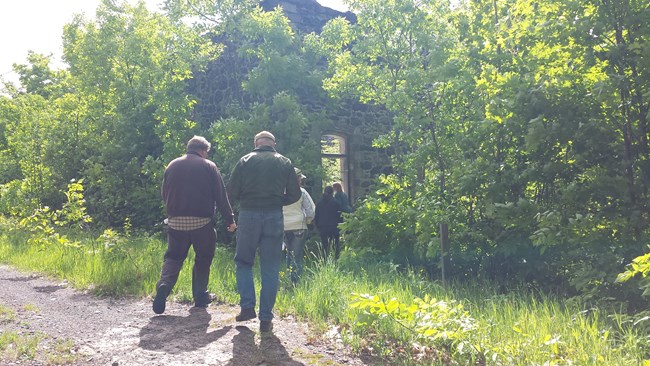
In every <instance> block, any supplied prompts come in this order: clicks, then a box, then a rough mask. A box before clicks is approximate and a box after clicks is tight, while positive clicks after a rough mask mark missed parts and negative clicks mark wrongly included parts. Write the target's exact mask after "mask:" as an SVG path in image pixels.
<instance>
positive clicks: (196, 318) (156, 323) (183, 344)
mask: <svg viewBox="0 0 650 366" xmlns="http://www.w3.org/2000/svg"><path fill="white" fill-rule="evenodd" d="M211 319H212V316H211V315H210V314H209V313H208V312H207V310H206V309H205V308H191V309H190V314H189V315H188V316H173V315H160V316H153V317H151V319H150V320H149V324H147V325H145V326H144V327H143V328H142V329H141V330H140V343H139V346H140V347H141V348H143V349H146V350H155V351H163V352H165V353H170V354H179V353H184V352H190V351H194V350H197V349H199V348H203V347H205V346H207V345H208V344H210V343H212V342H214V341H216V340H217V339H219V338H221V337H223V336H224V335H225V334H226V333H228V331H230V329H232V326H230V325H229V326H225V327H221V328H219V329H216V330H213V331H211V332H208V327H209V325H210V320H211Z"/></svg>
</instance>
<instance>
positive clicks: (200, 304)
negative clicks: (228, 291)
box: [194, 294, 217, 308]
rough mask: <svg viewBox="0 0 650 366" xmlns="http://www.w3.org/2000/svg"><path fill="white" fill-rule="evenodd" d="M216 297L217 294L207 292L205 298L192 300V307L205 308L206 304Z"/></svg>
mask: <svg viewBox="0 0 650 366" xmlns="http://www.w3.org/2000/svg"><path fill="white" fill-rule="evenodd" d="M216 299H217V295H215V294H207V295H206V298H204V299H202V300H194V307H197V308H207V307H208V305H210V304H211V303H213V302H214V300H216Z"/></svg>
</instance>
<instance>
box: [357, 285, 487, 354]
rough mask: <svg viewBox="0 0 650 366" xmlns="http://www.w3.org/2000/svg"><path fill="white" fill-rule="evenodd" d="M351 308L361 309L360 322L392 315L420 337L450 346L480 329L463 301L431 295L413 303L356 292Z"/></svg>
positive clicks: (363, 322) (364, 324)
mask: <svg viewBox="0 0 650 366" xmlns="http://www.w3.org/2000/svg"><path fill="white" fill-rule="evenodd" d="M352 301H353V302H352V303H351V304H350V307H351V308H356V309H359V310H360V311H361V312H360V314H359V316H358V318H357V324H358V325H361V326H368V327H370V326H372V325H373V323H375V322H377V321H380V320H381V319H384V318H388V319H389V320H391V321H395V322H398V323H399V324H400V325H402V326H404V327H406V328H407V329H409V330H410V331H412V332H413V333H414V334H415V335H416V336H417V337H421V338H425V339H427V340H430V341H432V342H434V343H438V344H442V345H448V344H454V343H457V342H458V341H459V340H461V339H464V338H465V337H467V335H468V333H469V332H471V331H472V330H474V329H476V324H475V321H474V320H473V319H472V318H471V317H470V316H469V314H467V312H466V311H465V310H464V309H463V306H462V304H454V303H453V302H451V303H448V302H446V301H441V300H437V299H434V298H429V296H428V295H426V296H425V297H424V299H420V298H417V297H416V298H414V299H413V304H410V305H408V304H405V303H401V302H399V301H398V300H397V299H396V298H391V299H390V300H388V301H386V300H384V299H382V298H381V297H380V296H377V295H369V294H352Z"/></svg>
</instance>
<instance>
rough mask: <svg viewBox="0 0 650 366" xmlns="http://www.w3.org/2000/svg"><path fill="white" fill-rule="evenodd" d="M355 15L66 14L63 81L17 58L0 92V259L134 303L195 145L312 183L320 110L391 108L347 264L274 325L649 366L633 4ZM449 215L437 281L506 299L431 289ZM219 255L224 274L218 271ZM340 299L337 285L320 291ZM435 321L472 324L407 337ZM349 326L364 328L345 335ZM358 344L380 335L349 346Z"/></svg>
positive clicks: (649, 207)
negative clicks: (281, 165)
mask: <svg viewBox="0 0 650 366" xmlns="http://www.w3.org/2000/svg"><path fill="white" fill-rule="evenodd" d="M348 4H349V5H350V7H351V9H352V10H353V11H354V13H355V14H356V19H357V21H356V22H355V23H350V22H349V21H347V20H345V19H343V18H337V19H334V20H332V21H330V22H329V23H328V24H327V25H326V26H325V27H324V29H323V30H322V32H321V33H320V34H302V33H299V32H296V31H294V30H293V29H292V28H291V26H290V23H289V21H288V20H287V19H286V17H285V16H284V14H283V13H282V11H281V9H276V10H274V11H269V12H265V11H263V10H262V9H261V8H259V7H257V2H256V1H249V0H247V1H235V0H226V1H219V2H217V3H215V2H213V1H211V0H196V1H192V2H187V1H184V0H168V1H166V3H165V5H166V12H165V13H150V12H148V11H147V10H146V8H145V7H144V5H139V6H136V7H130V6H128V5H119V4H115V3H114V2H113V1H108V0H104V1H103V2H102V5H101V7H100V9H99V12H98V13H97V14H98V15H97V18H96V19H83V18H77V19H75V20H74V21H73V22H72V23H71V24H69V25H67V26H66V28H65V30H64V51H65V59H66V61H67V62H68V64H69V68H68V69H67V70H61V71H55V70H52V69H50V67H49V59H48V58H47V57H44V56H42V55H38V54H33V53H32V54H30V55H29V57H28V64H27V65H17V66H16V71H17V72H18V73H19V75H20V85H5V88H4V93H5V95H3V96H0V214H1V215H2V216H3V218H2V220H4V227H6V228H8V229H7V230H3V232H2V234H1V235H3V244H2V246H1V247H0V258H3V260H6V261H10V262H12V263H14V264H16V265H19V266H25V267H26V268H29V267H30V266H32V265H33V263H34V262H35V261H36V260H37V259H35V258H37V257H39V256H40V257H41V258H40V259H38V261H39V262H38V264H39V268H42V269H43V270H46V271H49V272H51V273H55V274H59V275H65V276H66V277H68V278H69V280H70V281H71V282H73V283H75V284H76V285H78V286H81V287H88V286H92V287H95V288H96V289H97V290H98V291H100V292H102V293H105V294H113V295H119V294H136V295H144V294H147V293H149V292H150V291H151V289H152V288H153V282H154V281H155V278H156V276H157V273H156V272H157V271H158V269H159V268H158V267H159V259H160V256H161V254H160V253H161V251H162V250H163V249H162V247H164V244H162V243H161V240H160V238H159V233H160V230H159V223H160V221H161V219H162V215H163V213H162V209H161V202H160V199H159V197H158V185H159V182H160V179H161V174H162V172H163V170H164V164H166V163H167V162H168V161H169V160H171V159H172V158H174V157H176V156H178V155H179V154H180V153H181V152H182V147H183V144H184V143H185V142H186V141H187V139H188V138H189V137H190V136H192V135H193V134H201V135H204V136H206V137H208V138H210V139H211V140H214V141H215V142H216V143H215V151H214V155H213V156H212V157H211V158H213V159H215V160H216V161H217V163H218V164H219V165H220V167H221V168H222V172H223V173H224V175H225V176H226V179H227V175H228V172H229V171H230V168H231V166H232V165H233V164H234V163H235V162H236V160H237V159H238V158H239V157H240V156H241V155H242V154H243V153H245V152H247V151H248V150H249V149H250V145H251V144H250V138H251V136H253V134H254V133H255V132H257V131H259V130H261V129H270V130H272V131H273V132H274V133H275V135H276V137H278V140H279V149H280V150H281V151H282V153H283V154H285V155H286V156H289V157H290V158H291V159H292V160H293V161H294V163H295V164H296V165H299V166H300V167H301V168H303V171H306V173H307V175H309V176H313V177H323V175H324V174H327V167H323V166H321V163H320V151H319V149H320V136H321V135H322V134H323V132H324V131H328V129H331V128H333V126H335V121H333V120H332V117H331V116H332V115H334V114H332V113H330V112H332V110H333V109H335V108H337V106H338V105H339V104H340V102H341V101H349V100H352V101H355V102H356V101H358V102H360V103H364V104H366V105H367V106H368V107H369V108H381V109H383V110H386V111H388V112H390V113H391V115H392V116H393V118H392V125H391V126H390V130H389V132H388V133H386V134H383V135H380V136H378V137H377V138H376V139H375V140H374V145H375V146H376V147H377V148H381V149H383V151H389V152H392V154H393V155H392V163H393V173H391V174H389V175H383V176H380V177H378V180H377V184H376V186H375V187H374V188H373V190H372V192H371V193H370V194H369V195H368V196H367V197H365V198H364V199H363V200H362V201H361V202H359V203H358V205H357V206H358V207H357V209H356V211H355V212H354V214H351V215H346V223H345V224H344V225H343V226H344V227H343V229H344V231H345V240H346V245H347V246H348V248H349V249H350V250H349V251H347V253H346V255H345V256H344V257H343V258H342V260H341V263H339V264H338V265H325V266H320V267H318V266H316V267H313V268H312V271H313V272H312V274H311V275H310V276H309V279H308V280H306V281H304V283H303V284H302V285H301V286H300V287H298V288H296V289H295V290H294V291H293V292H292V297H291V300H289V298H288V297H286V298H285V297H283V296H281V299H280V309H281V311H295V312H296V313H298V314H301V315H303V316H305V317H308V318H310V319H314V320H316V321H321V322H324V321H325V320H330V321H334V323H336V324H339V326H340V327H341V328H340V329H341V331H342V333H343V334H347V335H350V341H351V342H353V343H354V344H356V345H358V346H359V349H366V350H368V351H369V352H372V353H374V354H381V355H385V354H390V355H391V356H395V357H398V356H399V354H400V353H406V354H410V355H414V354H417V355H418V357H423V358H425V359H427V360H429V361H431V362H434V361H433V360H436V361H435V362H442V363H444V362H446V360H455V361H454V362H459V363H462V362H468V360H471V361H473V362H477V363H493V364H511V363H523V364H531V363H533V364H534V363H544V362H546V361H548V363H553V362H555V363H559V364H562V363H567V364H568V363H579V364H580V363H585V364H596V363H601V361H602V362H604V363H610V362H614V364H616V363H615V362H619V363H620V364H626V363H627V362H628V361H629V362H630V364H634V362H635V361H636V362H640V360H642V359H643V358H644V357H645V356H644V355H645V352H646V348H647V345H646V344H645V338H643V336H642V335H638V336H637V333H636V332H645V328H646V323H647V317H646V314H647V299H646V298H644V296H645V295H647V292H648V286H649V284H648V279H647V274H648V272H649V271H648V265H647V264H648V257H647V255H645V256H644V254H645V253H646V252H647V245H648V244H650V216H649V215H650V214H649V213H650V197H649V195H648V191H649V188H650V187H649V185H650V147H649V144H648V140H649V137H650V130H649V129H648V117H649V116H650V44H649V43H648V42H649V41H648V37H649V35H650V12H649V11H648V8H647V4H645V3H644V2H639V1H628V0H623V1H609V0H607V1H592V0H568V1H567V0H542V1H537V2H529V1H525V0H495V1H491V2H480V1H458V2H453V3H452V2H446V1H430V0H425V1H416V0H349V1H348ZM188 19H194V20H196V19H199V21H198V22H196V23H191V22H190V21H189V20H188ZM223 55H228V57H231V58H232V59H233V60H236V62H240V63H241V64H245V65H246V68H245V71H241V73H242V74H241V75H234V76H233V80H236V81H237V82H238V83H239V85H236V87H234V91H233V92H232V94H228V95H225V96H224V97H223V100H222V101H221V102H222V103H223V105H222V106H221V109H220V111H221V114H220V115H219V116H217V118H216V119H215V120H211V121H198V122H197V121H196V120H195V119H194V117H195V116H196V113H197V111H199V110H200V107H201V106H202V105H201V103H202V101H201V100H197V98H196V97H195V96H193V95H192V94H190V93H189V92H188V90H191V87H190V85H191V83H192V80H199V79H200V78H201V77H204V75H203V74H202V72H203V71H204V70H206V67H208V65H209V63H210V62H212V61H215V60H216V61H219V60H220V57H222V56H223ZM377 130H378V131H379V130H381V129H380V128H378V129H377ZM82 184H83V185H85V190H83V189H82V188H83V187H82ZM66 192H67V193H66ZM83 197H86V199H87V201H85V200H84V199H83ZM86 207H87V212H86V211H85V210H86ZM90 217H92V218H93V223H92V226H91V222H90V221H89V220H88V219H89V218H90ZM8 223H10V224H8ZM440 224H447V225H448V227H449V229H450V232H449V235H450V239H451V246H450V248H449V251H448V253H446V254H447V256H448V258H450V259H451V260H450V261H449V266H448V267H447V268H446V270H447V273H446V276H447V278H451V279H452V280H453V281H454V282H455V283H457V284H459V285H458V286H459V288H466V287H472V286H473V285H475V284H476V283H480V284H481V285H483V286H484V287H488V288H489V287H493V288H495V289H498V291H496V290H495V292H494V293H488V294H485V293H484V292H483V291H479V290H475V291H474V292H470V293H463V292H462V290H458V289H457V290H455V291H457V292H453V291H451V292H447V291H444V290H442V289H440V288H438V287H437V285H436V283H437V282H436V280H437V279H439V278H440V275H439V273H440V267H439V263H440V255H441V250H440V245H439V237H440V235H441V234H440V232H439V227H440ZM150 233H153V234H150ZM10 248H11V250H10ZM16 248H18V249H19V250H14V249H16ZM44 249H47V251H44ZM226 253H227V252H225V251H224V252H223V253H222V255H223V256H222V257H220V256H217V259H216V262H218V264H219V267H218V268H220V269H222V268H227V269H230V268H231V266H232V263H231V262H232V261H231V258H229V256H228V255H227V254H226ZM635 258H636V259H635ZM107 261H112V262H115V263H118V265H117V266H115V265H113V264H111V265H107V264H106V263H108V262H107ZM346 261H347V262H346ZM112 262H111V263H112ZM353 263H354V264H353ZM628 265H629V267H628V268H626V266H628ZM364 271H365V272H364ZM375 271H376V272H377V273H374V272H375ZM382 271H383V272H385V273H391V274H394V275H395V277H396V278H399V279H400V281H403V280H404V278H403V277H402V276H397V274H398V273H399V274H402V275H404V274H407V276H406V277H407V278H409V280H408V281H406V284H405V286H408V287H407V288H402V285H401V284H397V283H395V282H393V281H392V280H387V279H385V281H383V280H379V279H384V277H382V276H379V274H381V273H383V272H382ZM217 272H223V276H224V277H219V278H218V279H217V280H216V281H215V282H214V285H213V286H217V287H218V291H217V292H218V293H220V294H222V295H221V296H223V297H224V300H229V301H232V299H233V298H235V293H234V284H233V278H232V273H231V272H232V271H221V270H219V271H217ZM367 272H373V273H372V275H373V276H375V277H376V278H375V277H367V276H368V273H367ZM414 272H417V273H418V275H417V276H415V275H414V274H413V273H414ZM375 279H377V281H375ZM617 279H618V280H617ZM185 280H186V279H185ZM341 281H345V282H341ZM394 281H396V280H394ZM350 284H355V287H357V288H355V289H350V288H349V287H350V286H349V285H350ZM488 284H489V285H488ZM339 285H340V288H341V289H346V291H344V292H338V293H335V292H332V291H331V288H334V289H336V288H338V286H339ZM638 287H641V288H642V291H639V289H638ZM324 289H327V291H324ZM513 289H518V290H517V291H515V292H514V293H516V294H521V293H522V292H521V291H523V293H526V294H528V295H530V296H526V297H524V298H519V296H520V295H511V291H514V290H513ZM351 290H353V291H351ZM458 291H460V292H458ZM350 292H355V293H357V294H359V295H358V296H360V297H358V298H357V300H356V302H354V301H353V300H352V299H351V298H350V297H349V296H350V295H349V294H350ZM361 294H367V296H366V295H364V296H361ZM478 294H480V296H479V295H478ZM542 294H543V295H542ZM427 295H428V296H429V297H428V298H427ZM176 296H177V297H178V298H179V299H185V298H186V297H187V294H185V293H182V292H181V293H178V294H176ZM334 296H338V297H334ZM510 296H514V298H511V297H510ZM556 296H557V298H558V299H563V301H566V302H567V304H564V305H560V304H562V303H563V301H559V300H556ZM416 298H417V299H421V302H417V303H416V301H415V299H416ZM427 299H429V300H427ZM431 299H436V301H435V302H433V303H432V300H431ZM486 299H491V300H489V301H490V302H489V303H488V302H486V301H488V300H486ZM495 299H496V300H495ZM503 299H507V301H506V300H503ZM502 300H503V301H502ZM509 301H510V302H511V303H509ZM351 303H355V304H356V306H357V307H358V309H356V310H352V309H350V304H351ZM493 303H496V304H498V306H499V307H496V308H490V306H493ZM451 304H454V305H451ZM414 306H415V307H414ZM456 306H459V307H458V308H457V307H456ZM289 309H291V310H289ZM442 309H447V310H449V309H456V312H451V311H450V313H449V314H447V315H448V316H450V318H449V321H450V322H451V323H454V322H459V321H460V320H459V319H460V318H457V317H456V316H460V315H459V314H461V313H462V314H464V312H468V313H469V317H470V318H471V319H473V320H474V321H473V322H470V321H469V320H468V319H469V318H467V319H466V318H462V317H461V318H462V319H465V320H466V321H467V322H470V323H472V326H475V327H476V328H475V330H473V331H472V332H469V335H468V334H466V333H463V334H459V335H458V337H457V338H454V337H455V336H454V337H448V339H447V340H444V341H441V342H438V341H440V339H436V340H435V342H432V340H431V339H429V337H428V336H426V335H423V334H425V333H427V332H431V331H432V329H435V328H426V327H424V328H422V327H423V325H422V318H423V317H426V316H427V314H428V313H427V312H428V311H434V310H436V311H443V310H442ZM463 309H464V310H463ZM490 309H491V310H490ZM525 311H530V312H532V313H534V314H535V315H534V318H530V317H528V316H527V315H525V313H524V312H525ZM359 313H362V314H365V313H367V314H365V316H366V318H365V320H361V319H360V320H359V321H356V320H353V319H356V316H357V315H358V314H359ZM614 314H618V315H614ZM447 315H445V316H447ZM429 316H430V315H429ZM437 316H442V315H440V314H438V315H437ZM609 317H611V318H609ZM389 319H392V320H393V321H392V322H390V321H388V320H389ZM551 319H553V320H551ZM465 320H463V322H465ZM558 320H559V321H558ZM451 323H444V324H446V325H445V327H447V326H449V324H451ZM370 324H372V327H370ZM531 324H532V325H531ZM524 325H525V326H526V327H532V328H535V329H534V330H528V328H526V327H524ZM573 326H575V327H578V329H579V330H576V328H571V327H573ZM363 327H366V328H363ZM558 327H559V328H558ZM361 329H363V330H361ZM369 329H370V330H369ZM398 329H401V330H399V331H398ZM406 329H409V330H414V329H420V330H422V331H415V332H408V331H406ZM427 329H428V330H427ZM372 330H374V331H375V333H373V332H372ZM445 331H450V330H449V329H447V328H445ZM364 332H365V333H372V334H373V335H375V337H371V338H363V339H364V340H362V338H357V337H356V335H357V334H361V333H364ZM435 332H438V331H435ZM574 332H575V333H574ZM411 333H413V335H409V336H407V334H411ZM443 333H444V332H443ZM454 333H457V332H454ZM461 333H462V332H461ZM640 334H643V333H640ZM579 336H584V337H585V339H587V340H588V341H587V342H586V343H585V345H583V346H581V345H580V344H578V343H579V342H578V341H577V338H578V337H579ZM373 340H381V341H389V342H395V343H394V344H393V343H390V344H391V346H389V347H383V348H382V347H379V346H380V344H379V343H373ZM405 345H408V346H405ZM522 350H525V351H522ZM599 350H600V351H599ZM589 352H591V353H589ZM590 355H593V356H590ZM590 357H595V358H590ZM410 359H413V358H412V357H411V358H410ZM461 360H462V361H461ZM603 360H604V361H603ZM615 360H619V361H615Z"/></svg>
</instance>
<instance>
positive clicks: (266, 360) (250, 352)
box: [227, 325, 304, 366]
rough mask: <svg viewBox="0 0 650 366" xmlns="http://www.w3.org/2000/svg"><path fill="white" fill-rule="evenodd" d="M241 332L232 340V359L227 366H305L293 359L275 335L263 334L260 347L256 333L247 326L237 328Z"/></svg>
mask: <svg viewBox="0 0 650 366" xmlns="http://www.w3.org/2000/svg"><path fill="white" fill-rule="evenodd" d="M235 329H236V330H237V331H238V332H239V333H238V334H236V335H235V336H234V337H233V338H232V359H231V360H230V361H229V362H228V364H227V366H239V365H277V366H281V365H282V366H285V365H287V366H304V364H303V363H301V362H298V361H296V360H294V359H292V358H291V356H290V355H289V353H288V352H287V349H286V348H285V347H284V346H283V345H282V342H281V341H280V339H278V337H276V336H275V335H274V334H272V333H270V334H262V335H261V337H260V345H259V346H257V345H256V344H255V332H253V331H252V330H250V329H249V328H248V327H246V326H241V325H240V326H237V327H235Z"/></svg>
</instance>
